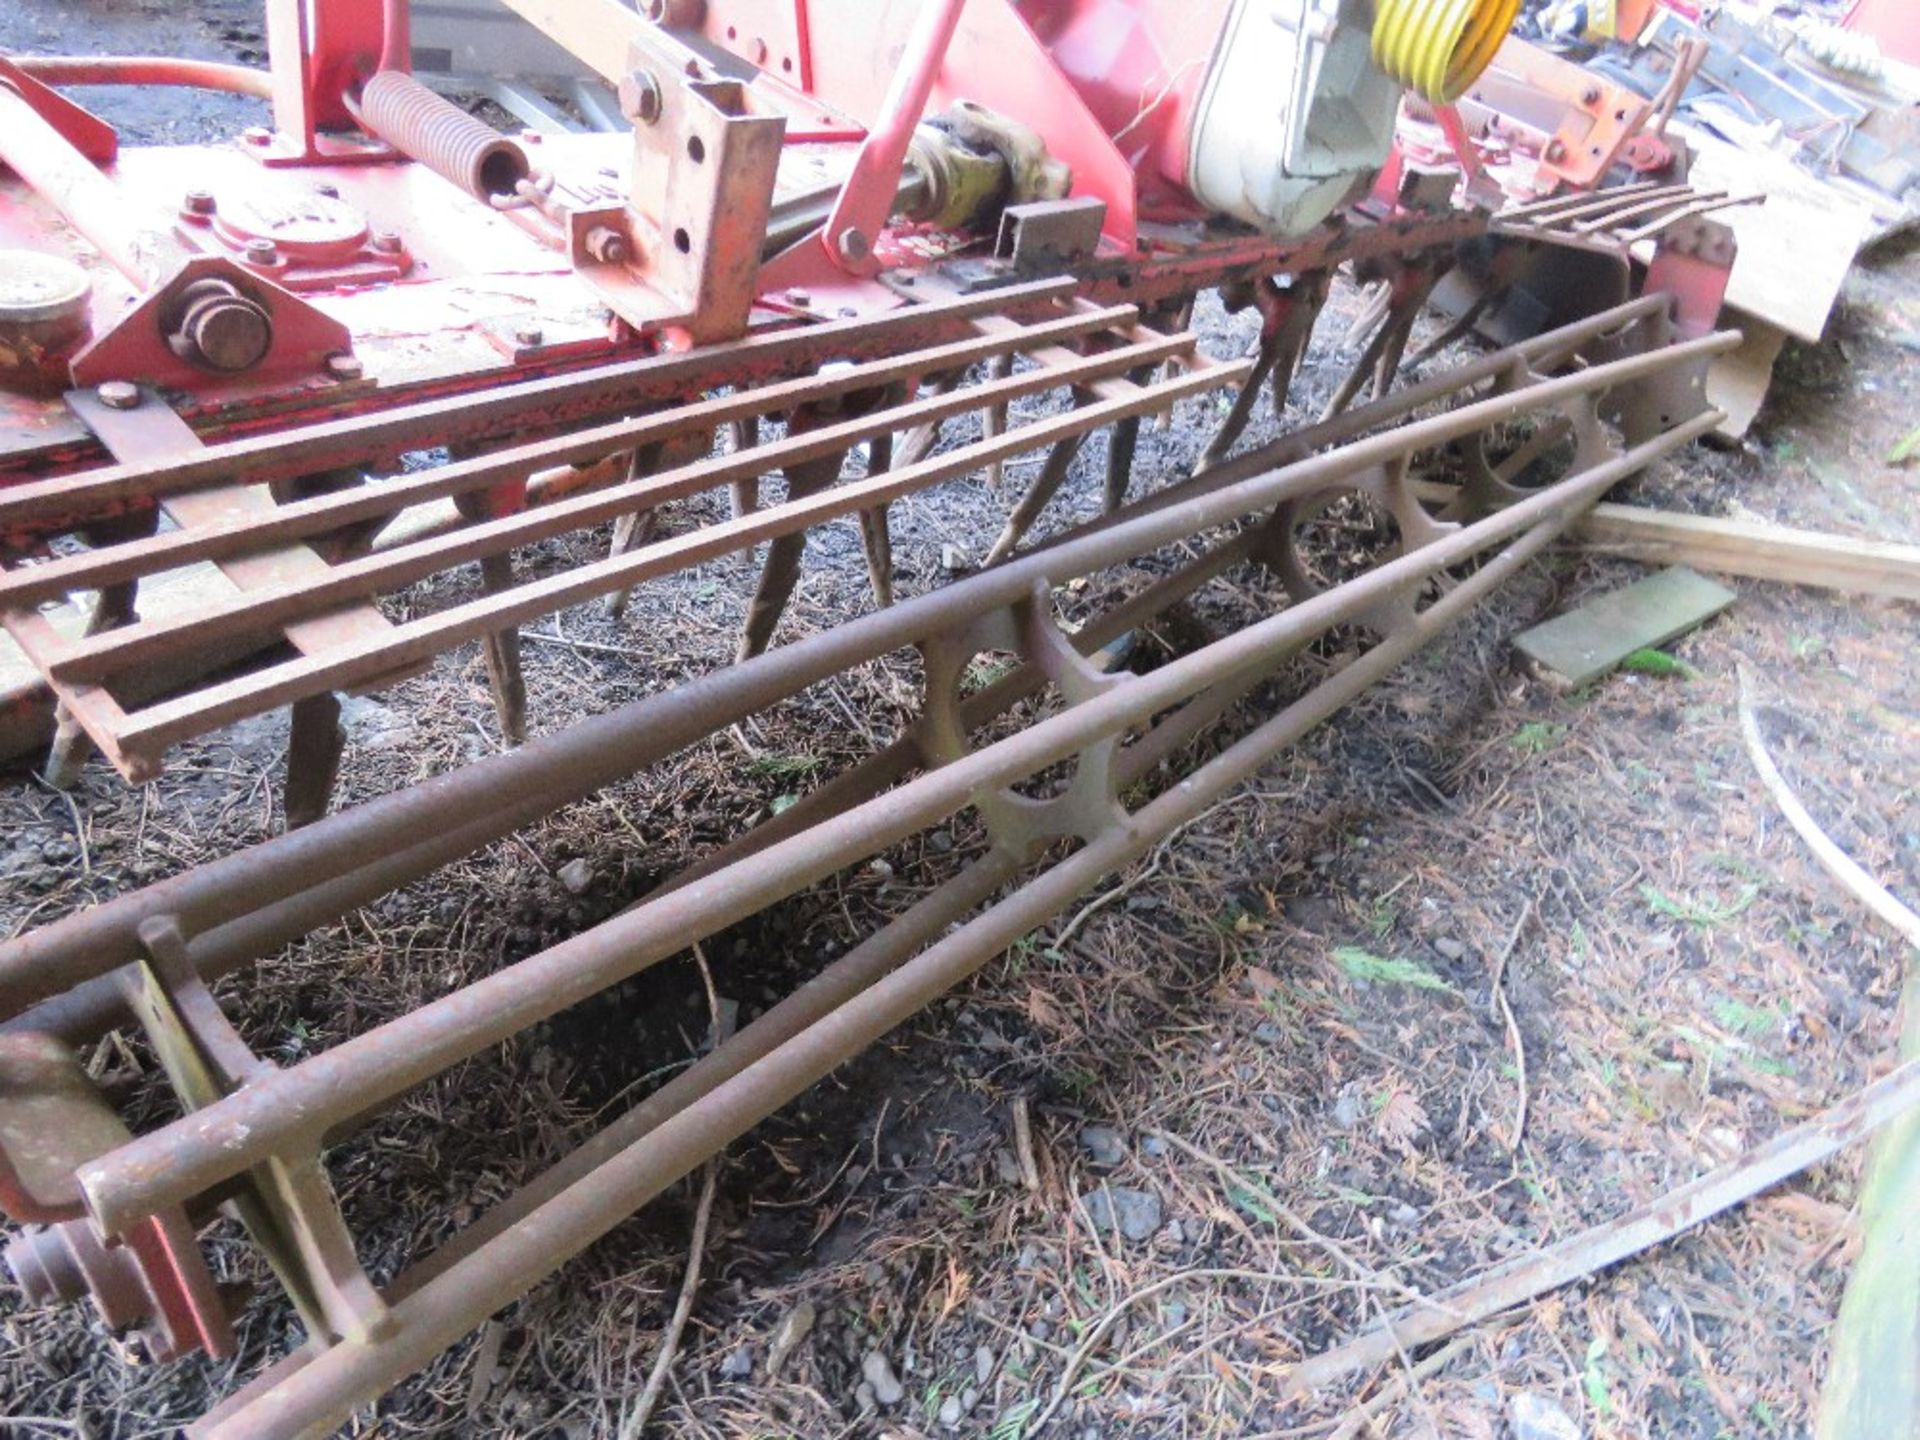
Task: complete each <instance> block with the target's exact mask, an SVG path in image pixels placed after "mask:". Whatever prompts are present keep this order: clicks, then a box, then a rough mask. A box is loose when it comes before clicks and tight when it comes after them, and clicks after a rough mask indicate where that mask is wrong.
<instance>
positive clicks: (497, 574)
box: [454, 495, 527, 745]
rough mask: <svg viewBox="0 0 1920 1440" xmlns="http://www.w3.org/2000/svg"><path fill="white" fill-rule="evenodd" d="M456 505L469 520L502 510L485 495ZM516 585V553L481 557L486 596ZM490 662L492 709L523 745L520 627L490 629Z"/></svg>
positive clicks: (506, 735) (508, 737) (509, 736)
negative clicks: (514, 556)
mask: <svg viewBox="0 0 1920 1440" xmlns="http://www.w3.org/2000/svg"><path fill="white" fill-rule="evenodd" d="M454 508H455V509H457V510H458V511H459V512H460V514H461V516H462V518H464V519H466V520H468V521H470V522H471V521H478V520H486V519H490V518H492V517H493V515H494V514H496V513H499V512H498V511H497V509H496V508H495V507H493V506H491V505H489V504H488V503H487V501H486V498H485V497H484V496H480V495H461V496H457V497H456V498H455V500H454ZM512 588H513V554H512V552H511V551H505V550H503V551H499V552H497V553H495V554H492V555H482V556H481V557H480V589H481V591H482V593H484V594H487V595H502V594H505V593H506V592H507V591H509V590H511V589H512ZM481 653H482V655H483V656H484V657H485V659H486V664H487V687H488V689H490V690H491V691H492V692H493V711H494V714H495V715H496V716H497V717H498V718H499V721H500V734H501V737H502V738H503V739H504V740H505V741H506V742H507V744H509V745H520V744H524V743H525V741H526V738H527V679H526V674H525V672H524V671H523V670H522V669H521V666H520V630H519V627H518V626H507V627H506V628H504V629H500V630H494V631H490V632H489V633H488V634H487V635H486V636H485V637H483V639H482V642H481Z"/></svg>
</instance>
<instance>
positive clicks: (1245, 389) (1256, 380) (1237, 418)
mask: <svg viewBox="0 0 1920 1440" xmlns="http://www.w3.org/2000/svg"><path fill="white" fill-rule="evenodd" d="M1326 301H1327V286H1326V280H1325V278H1324V277H1322V278H1321V279H1319V280H1318V281H1314V282H1308V281H1301V282H1297V283H1296V284H1295V285H1294V286H1293V287H1292V288H1291V289H1290V290H1288V291H1287V292H1286V293H1285V294H1283V295H1277V296H1275V297H1274V299H1273V300H1272V301H1271V302H1270V303H1271V304H1272V305H1274V306H1275V307H1276V309H1275V310H1274V311H1269V312H1268V316H1267V320H1266V323H1265V324H1263V325H1262V326H1261V332H1260V342H1259V346H1258V349H1257V350H1256V351H1255V355H1254V362H1253V371H1252V373H1250V374H1249V375H1248V376H1247V379H1246V383H1245V384H1243V385H1242V386H1241V387H1240V392H1239V394H1237V395H1235V396H1234V397H1233V408H1232V409H1231V410H1229V411H1228V412H1227V417H1226V419H1224V420H1222V421H1221V422H1220V428H1219V430H1218V431H1216V432H1215V433H1214V437H1213V439H1212V440H1210V441H1208V442H1207V448H1206V450H1205V451H1203V452H1202V453H1201V456H1200V465H1201V467H1202V468H1205V467H1206V466H1208V465H1216V464H1218V463H1219V462H1220V461H1221V460H1222V459H1224V458H1225V457H1226V454H1227V452H1228V451H1230V450H1231V449H1233V447H1234V445H1235V444H1236V443H1237V442H1238V441H1239V439H1240V436H1241V434H1242V432H1244V431H1245V430H1246V428H1247V422H1248V421H1249V420H1251V419H1252V418H1253V406H1254V402H1255V401H1256V400H1257V399H1258V398H1259V394H1260V387H1261V386H1262V385H1263V384H1265V385H1269V387H1270V391H1271V394H1272V396H1273V418H1274V419H1276V420H1284V419H1285V418H1286V409H1287V393H1288V391H1290V390H1291V389H1292V388H1293V377H1294V375H1295V374H1296V373H1297V372H1298V371H1299V369H1300V357H1301V356H1303V355H1304V354H1306V351H1307V341H1308V340H1309V339H1311V338H1312V336H1313V327H1314V323H1315V322H1316V321H1317V320H1319V318H1320V308H1321V306H1323V305H1325V304H1326ZM1276 322H1277V323H1276Z"/></svg>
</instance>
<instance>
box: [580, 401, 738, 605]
mask: <svg viewBox="0 0 1920 1440" xmlns="http://www.w3.org/2000/svg"><path fill="white" fill-rule="evenodd" d="M727 440H728V444H729V447H730V448H731V449H732V451H733V453H734V454H735V455H738V454H740V453H741V452H742V451H746V450H751V449H752V448H753V447H754V446H756V445H758V444H759V443H760V417H759V416H758V415H748V416H746V417H744V418H743V419H739V420H733V421H730V422H728V425H727ZM635 478H636V479H637V478H638V476H636V477H635ZM727 503H728V510H729V512H730V513H731V514H732V516H733V518H734V519H736V520H738V519H739V518H740V517H741V516H742V515H751V514H752V513H753V512H754V511H755V510H758V509H759V508H760V481H759V479H758V477H756V476H751V475H750V476H748V477H747V478H745V479H744V480H735V481H732V482H730V483H729V484H728V486H727ZM607 603H608V605H609V606H611V605H612V603H613V601H612V598H611V597H609V598H608V601H607ZM620 608H621V609H623V610H624V609H625V608H626V592H624V591H623V592H622V594H621V599H620Z"/></svg>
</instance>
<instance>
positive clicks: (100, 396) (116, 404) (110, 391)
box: [93, 380, 140, 410]
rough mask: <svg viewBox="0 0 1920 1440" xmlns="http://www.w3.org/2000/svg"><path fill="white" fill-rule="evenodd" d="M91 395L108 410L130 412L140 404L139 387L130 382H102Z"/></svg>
mask: <svg viewBox="0 0 1920 1440" xmlns="http://www.w3.org/2000/svg"><path fill="white" fill-rule="evenodd" d="M93 394H94V398H95V399H97V400H98V401H99V402H100V403H101V404H102V405H104V406H106V407H107V408H108V409H109V410H131V409H133V408H134V407H135V406H136V405H138V404H139V403H140V387H139V386H138V385H136V384H134V383H133V382H132V381H131V380H107V381H104V382H102V383H101V385H100V386H99V387H98V388H97V389H95V390H94V392H93Z"/></svg>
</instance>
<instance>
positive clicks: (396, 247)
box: [373, 230, 400, 255]
mask: <svg viewBox="0 0 1920 1440" xmlns="http://www.w3.org/2000/svg"><path fill="white" fill-rule="evenodd" d="M373 248H374V249H376V250H378V251H379V252H380V253H381V254H382V255H398V254H399V253H400V235H399V232H398V231H394V230H381V231H378V232H377V233H376V234H375V235H374V237H373Z"/></svg>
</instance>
